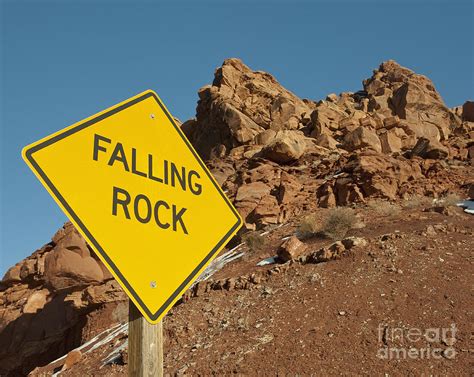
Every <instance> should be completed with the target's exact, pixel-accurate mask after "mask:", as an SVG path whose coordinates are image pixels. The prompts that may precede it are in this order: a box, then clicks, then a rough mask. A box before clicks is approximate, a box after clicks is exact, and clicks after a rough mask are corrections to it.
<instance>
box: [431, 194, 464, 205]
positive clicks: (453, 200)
mask: <svg viewBox="0 0 474 377" xmlns="http://www.w3.org/2000/svg"><path fill="white" fill-rule="evenodd" d="M461 201H462V198H461V197H460V196H459V195H457V194H448V195H446V196H443V197H442V198H440V199H439V200H438V201H437V204H439V205H441V206H442V207H453V206H456V204H458V203H459V202H461Z"/></svg>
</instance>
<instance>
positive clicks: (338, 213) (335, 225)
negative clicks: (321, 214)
mask: <svg viewBox="0 0 474 377" xmlns="http://www.w3.org/2000/svg"><path fill="white" fill-rule="evenodd" d="M356 223H357V218H356V215H355V212H354V210H353V209H351V208H344V207H338V208H334V209H331V210H330V212H329V213H328V215H327V216H326V218H325V220H324V222H323V226H322V228H321V232H322V233H323V234H324V235H325V236H326V237H329V238H332V239H333V240H335V241H338V240H341V239H343V238H344V237H345V236H346V234H347V232H348V231H349V230H351V229H352V228H353V227H354V226H355V224H356Z"/></svg>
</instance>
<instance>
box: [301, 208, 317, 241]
mask: <svg viewBox="0 0 474 377" xmlns="http://www.w3.org/2000/svg"><path fill="white" fill-rule="evenodd" d="M320 231H321V221H320V220H319V219H318V218H317V216H316V215H314V214H311V215H308V216H305V217H304V218H303V220H301V222H300V224H299V226H298V233H299V235H300V236H301V237H302V238H311V237H314V236H316V235H317V234H318V233H319V232H320Z"/></svg>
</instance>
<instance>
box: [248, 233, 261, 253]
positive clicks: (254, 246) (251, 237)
mask: <svg viewBox="0 0 474 377" xmlns="http://www.w3.org/2000/svg"><path fill="white" fill-rule="evenodd" d="M242 241H244V242H245V244H246V245H247V246H248V248H249V250H251V251H258V250H261V249H262V248H263V247H264V246H265V238H264V237H263V236H262V235H260V233H258V232H248V233H245V234H244V235H243V236H242Z"/></svg>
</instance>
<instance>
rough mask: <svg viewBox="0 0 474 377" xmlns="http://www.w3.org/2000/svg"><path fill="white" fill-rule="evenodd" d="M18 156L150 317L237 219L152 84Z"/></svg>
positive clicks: (162, 310) (188, 280) (200, 266)
mask: <svg viewBox="0 0 474 377" xmlns="http://www.w3.org/2000/svg"><path fill="white" fill-rule="evenodd" d="M23 158H24V160H25V161H26V163H27V164H28V165H29V167H30V168H31V169H32V170H33V172H34V173H35V175H36V176H37V177H38V179H39V180H40V181H41V183H42V184H43V185H44V186H45V187H46V189H47V190H48V192H49V193H50V194H51V196H52V197H53V198H54V200H55V201H56V202H57V204H58V205H59V206H60V207H61V208H62V210H63V211H64V212H65V213H66V215H67V216H68V217H69V219H70V220H71V222H72V223H73V224H74V225H75V226H76V228H77V230H78V231H79V232H80V233H81V234H82V235H83V236H84V238H85V239H86V240H87V241H88V243H89V244H90V245H91V247H92V248H93V249H94V251H95V252H96V253H97V255H98V256H99V257H100V259H101V260H102V262H104V264H105V265H106V266H107V268H108V269H109V271H110V272H111V273H112V274H113V276H114V277H115V278H116V279H117V281H118V282H119V283H120V284H121V286H122V288H123V289H124V290H125V292H127V294H128V296H129V297H130V299H131V300H132V301H133V302H134V304H135V305H136V306H137V308H138V309H139V310H140V311H141V313H142V314H143V316H144V317H145V318H146V319H147V320H148V321H149V322H151V323H157V322H158V321H160V319H161V318H162V317H163V316H164V315H165V314H166V312H167V311H168V310H169V309H170V308H171V307H172V305H173V304H174V303H175V302H176V301H177V300H178V299H179V298H180V297H181V295H182V294H183V293H184V291H186V289H187V288H188V287H189V286H190V285H191V284H192V282H193V281H194V280H195V279H196V278H197V277H198V276H199V274H200V273H201V272H202V271H203V270H204V269H205V268H206V266H207V265H208V264H209V263H210V262H211V260H212V259H213V258H214V257H215V256H216V255H217V254H218V252H219V251H220V250H221V249H222V248H223V247H224V245H225V244H226V243H227V241H229V240H230V238H231V237H232V236H233V235H235V233H236V232H237V231H238V229H239V228H240V227H241V224H242V220H241V218H240V216H239V214H238V213H237V211H236V210H235V208H234V207H233V206H232V204H231V203H230V201H229V200H228V199H227V198H226V196H225V194H224V193H223V191H222V190H221V188H220V187H219V185H218V184H217V183H216V181H215V180H214V178H213V177H212V175H211V173H210V172H209V170H208V169H207V168H206V166H205V165H204V163H203V162H202V160H201V159H200V158H199V156H198V155H197V153H196V151H195V150H194V149H193V147H192V146H191V144H190V143H189V141H188V140H187V139H186V137H185V136H184V134H183V132H182V131H181V129H180V128H179V127H178V126H177V125H176V123H175V121H174V119H173V117H172V116H171V115H170V113H169V111H168V110H167V109H166V107H165V106H164V105H163V103H162V102H161V100H160V99H159V97H158V96H157V95H156V93H154V92H153V91H145V92H143V93H141V94H139V95H137V96H135V97H132V98H130V99H129V100H127V101H125V102H122V103H119V104H118V105H116V106H113V107H111V108H109V109H107V110H104V111H102V112H100V113H98V114H96V115H93V116H92V117H90V118H87V119H85V120H83V121H81V122H78V123H76V124H73V125H72V126H70V127H67V128H65V129H63V130H61V131H59V132H57V133H55V134H53V135H50V136H47V137H45V138H44V139H41V140H39V141H38V142H36V143H33V144H31V145H29V146H27V147H25V148H24V149H23Z"/></svg>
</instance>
